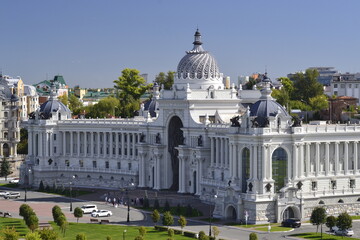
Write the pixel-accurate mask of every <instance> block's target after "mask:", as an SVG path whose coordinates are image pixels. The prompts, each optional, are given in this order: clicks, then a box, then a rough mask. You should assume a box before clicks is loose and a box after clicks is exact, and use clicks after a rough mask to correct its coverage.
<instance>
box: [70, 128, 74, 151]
mask: <svg viewBox="0 0 360 240" xmlns="http://www.w3.org/2000/svg"><path fill="white" fill-rule="evenodd" d="M73 149H74V139H73V132H72V131H70V156H71V157H72V156H73V153H74V152H73Z"/></svg>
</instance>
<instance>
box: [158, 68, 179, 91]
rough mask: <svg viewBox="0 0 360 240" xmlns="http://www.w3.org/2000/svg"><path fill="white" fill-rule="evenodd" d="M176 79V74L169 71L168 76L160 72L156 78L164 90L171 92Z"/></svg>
mask: <svg viewBox="0 0 360 240" xmlns="http://www.w3.org/2000/svg"><path fill="white" fill-rule="evenodd" d="M174 77H175V72H173V71H168V72H167V74H165V73H164V72H160V73H159V74H158V75H157V76H156V77H155V82H156V83H157V84H158V85H159V86H160V87H161V86H164V89H166V90H169V89H171V87H172V85H173V84H174Z"/></svg>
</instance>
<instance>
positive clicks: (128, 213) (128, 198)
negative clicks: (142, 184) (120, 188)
mask: <svg viewBox="0 0 360 240" xmlns="http://www.w3.org/2000/svg"><path fill="white" fill-rule="evenodd" d="M129 186H131V187H132V186H134V183H130V184H129ZM125 191H126V197H127V204H128V211H127V219H126V222H130V197H129V189H128V188H126V190H125Z"/></svg>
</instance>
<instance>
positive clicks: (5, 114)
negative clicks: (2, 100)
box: [3, 104, 8, 117]
mask: <svg viewBox="0 0 360 240" xmlns="http://www.w3.org/2000/svg"><path fill="white" fill-rule="evenodd" d="M3 105H4V104H3ZM4 117H8V112H4Z"/></svg>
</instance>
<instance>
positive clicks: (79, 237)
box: [76, 233, 86, 240]
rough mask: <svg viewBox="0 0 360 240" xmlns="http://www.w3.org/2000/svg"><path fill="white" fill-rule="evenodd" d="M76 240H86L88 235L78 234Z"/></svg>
mask: <svg viewBox="0 0 360 240" xmlns="http://www.w3.org/2000/svg"><path fill="white" fill-rule="evenodd" d="M76 240H86V235H85V234H84V233H78V234H77V235H76Z"/></svg>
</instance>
